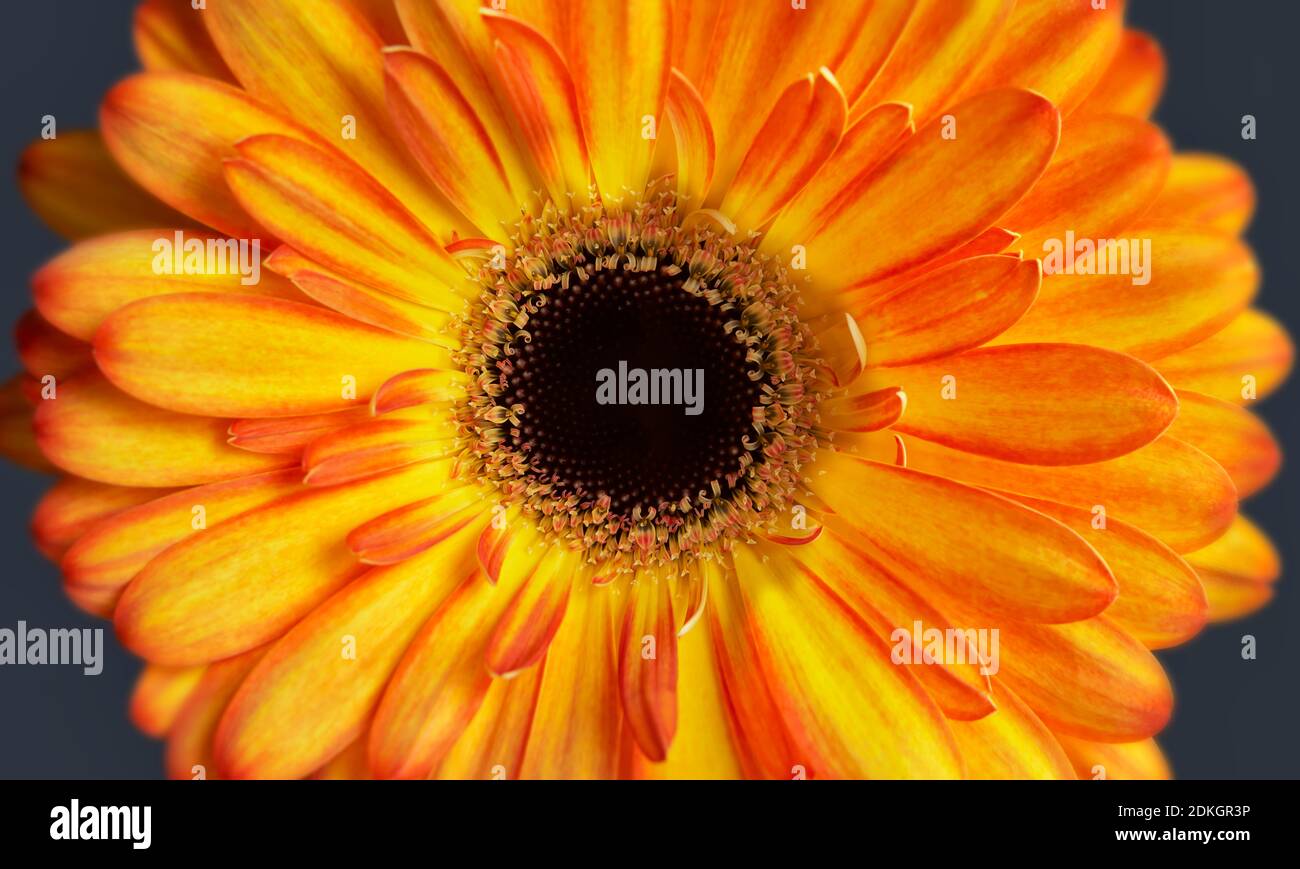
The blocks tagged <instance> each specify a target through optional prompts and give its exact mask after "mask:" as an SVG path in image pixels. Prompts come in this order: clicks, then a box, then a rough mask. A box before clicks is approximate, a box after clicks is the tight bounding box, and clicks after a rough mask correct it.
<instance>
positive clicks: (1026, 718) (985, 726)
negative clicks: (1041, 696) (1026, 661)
mask: <svg viewBox="0 0 1300 869" xmlns="http://www.w3.org/2000/svg"><path fill="white" fill-rule="evenodd" d="M949 724H950V726H951V727H952V735H953V736H954V737H955V738H956V740H957V747H958V748H959V749H961V755H962V759H963V760H965V761H966V775H967V777H969V778H972V779H980V780H985V779H1072V778H1074V769H1073V768H1072V767H1071V766H1070V759H1069V758H1068V757H1066V755H1065V752H1063V751H1062V750H1061V745H1060V743H1058V742H1057V741H1056V737H1055V736H1053V735H1052V731H1050V730H1048V729H1047V727H1046V726H1045V725H1044V724H1043V722H1042V721H1040V720H1039V719H1038V716H1037V715H1035V714H1034V712H1033V710H1032V709H1030V708H1029V707H1028V706H1026V705H1025V703H1024V701H1022V700H1021V699H1020V698H1019V697H1017V696H1016V695H1015V693H1013V692H1012V691H1010V690H1008V689H1007V688H1006V687H1005V686H1002V685H999V686H998V710H997V711H996V712H994V713H993V714H991V715H986V716H985V717H983V718H981V719H979V720H977V721H953V722H950V723H949Z"/></svg>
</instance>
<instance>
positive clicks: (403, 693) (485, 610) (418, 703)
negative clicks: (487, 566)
mask: <svg viewBox="0 0 1300 869" xmlns="http://www.w3.org/2000/svg"><path fill="white" fill-rule="evenodd" d="M509 600H510V589H502V588H494V587H493V586H492V585H490V584H489V583H488V582H487V581H486V580H485V579H484V578H483V576H482V575H480V574H477V573H476V574H475V575H473V576H470V577H469V578H468V579H466V580H465V581H464V583H462V584H461V586H460V587H459V588H458V589H457V590H456V591H455V593H453V594H452V595H451V596H450V597H448V598H447V600H446V601H445V602H444V603H443V604H442V605H441V606H440V607H439V608H438V610H437V612H435V613H434V614H433V615H432V616H431V617H430V618H429V620H428V621H427V622H425V624H424V627H423V628H421V629H420V632H419V635H418V636H417V637H416V638H415V639H414V641H413V642H412V643H411V644H410V648H409V649H408V650H407V651H406V654H405V655H404V656H403V657H402V660H401V663H400V664H398V665H397V669H396V671H395V672H394V673H393V678H392V680H391V681H390V682H389V684H388V687H387V688H386V689H385V690H384V694H383V699H382V700H381V701H380V702H379V706H378V708H377V709H376V711H375V718H374V722H373V725H372V726H371V729H370V763H371V768H372V769H373V770H374V772H375V775H376V776H377V777H379V778H423V777H424V776H427V775H428V774H429V773H430V772H431V771H433V770H434V769H436V768H437V766H438V764H439V762H440V761H441V760H442V759H443V757H444V756H446V754H447V753H448V751H449V750H450V749H451V747H452V745H453V744H454V743H455V742H456V741H457V739H458V738H459V737H460V735H461V734H462V733H463V732H464V731H465V729H466V727H468V726H469V724H470V721H471V719H473V718H474V717H475V713H476V712H478V710H479V706H480V704H482V703H483V701H484V698H485V696H486V695H487V693H488V690H489V686H490V685H491V684H492V682H493V681H494V680H493V678H492V675H491V674H490V673H488V671H487V668H485V667H484V666H483V656H484V654H485V653H486V651H487V645H488V641H489V639H490V638H491V636H492V626H493V624H494V623H495V622H496V621H497V619H499V618H500V617H501V612H502V610H504V609H505V607H506V605H507V603H508V602H509ZM519 678H521V679H524V680H525V681H527V680H528V679H530V678H531V674H523V675H521V676H520V677H519ZM495 681H502V680H495ZM515 770H516V772H517V767H516V768H515Z"/></svg>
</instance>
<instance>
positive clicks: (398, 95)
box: [384, 48, 528, 236]
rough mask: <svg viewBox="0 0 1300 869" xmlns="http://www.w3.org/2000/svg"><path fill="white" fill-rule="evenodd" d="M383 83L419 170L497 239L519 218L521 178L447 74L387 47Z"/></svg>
mask: <svg viewBox="0 0 1300 869" xmlns="http://www.w3.org/2000/svg"><path fill="white" fill-rule="evenodd" d="M384 82H385V89H386V93H387V99H388V111H389V114H390V115H391V116H392V118H393V124H394V126H396V127H397V132H398V134H399V135H400V136H401V137H402V142H403V143H404V144H405V145H406V147H407V149H408V150H409V151H410V152H411V154H412V156H414V157H415V160H416V162H417V163H419V164H420V168H422V169H423V170H424V173H425V174H426V175H428V176H429V178H430V179H431V180H432V181H433V183H434V185H435V186H436V187H437V188H438V189H439V190H440V191H442V194H443V195H444V196H446V197H447V201H448V202H450V203H451V204H452V205H454V206H455V207H456V208H458V209H460V211H461V213H462V214H464V215H466V216H467V217H468V218H469V219H470V220H472V221H473V222H474V225H475V226H477V227H478V228H479V230H480V231H481V232H482V233H483V234H484V235H486V236H501V235H502V233H503V229H502V224H503V223H506V222H509V221H510V220H512V219H514V218H518V216H519V212H520V206H521V203H523V202H524V201H525V197H526V194H527V191H528V187H527V184H528V181H527V177H526V176H525V175H524V173H523V172H522V171H520V170H518V169H517V168H516V167H514V166H508V165H507V164H506V163H505V162H504V161H503V160H502V158H501V156H500V155H499V154H498V153H497V151H496V146H495V145H494V144H493V142H492V137H491V135H490V134H489V133H488V131H487V128H486V127H484V125H483V123H482V121H480V120H479V117H478V113H477V112H476V111H475V108H474V106H473V105H471V104H470V103H469V102H468V101H467V100H466V99H465V97H464V96H463V95H462V94H461V93H460V91H459V90H458V89H457V88H456V84H455V81H454V80H453V79H452V77H451V75H450V74H449V73H448V72H446V70H444V69H443V68H442V67H441V66H439V65H438V64H437V63H435V62H434V61H433V60H431V59H430V58H428V57H426V56H424V55H423V54H420V53H419V52H417V51H415V50H413V49H399V48H392V49H387V50H385V52H384ZM512 170H514V171H512Z"/></svg>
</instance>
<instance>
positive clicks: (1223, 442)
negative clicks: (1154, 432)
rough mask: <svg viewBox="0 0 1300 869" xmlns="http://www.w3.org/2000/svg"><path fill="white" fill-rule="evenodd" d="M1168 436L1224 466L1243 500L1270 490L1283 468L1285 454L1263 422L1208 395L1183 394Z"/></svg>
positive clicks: (1182, 391) (1236, 407)
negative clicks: (1203, 452)
mask: <svg viewBox="0 0 1300 869" xmlns="http://www.w3.org/2000/svg"><path fill="white" fill-rule="evenodd" d="M1169 434H1171V435H1173V436H1174V437H1176V438H1178V439H1179V440H1183V441H1186V442H1187V443H1189V444H1191V445H1192V446H1194V447H1197V448H1198V449H1201V450H1204V451H1205V452H1206V453H1207V454H1208V455H1209V457H1210V458H1212V459H1214V460H1215V461H1216V462H1218V463H1219V464H1220V465H1222V466H1223V469H1224V470H1225V471H1227V472H1228V476H1230V477H1232V482H1233V483H1235V484H1236V486H1237V494H1238V495H1239V496H1240V497H1242V498H1249V497H1250V496H1251V495H1253V494H1255V493H1256V492H1258V491H1259V490H1260V489H1262V488H1264V487H1265V486H1267V485H1268V484H1269V482H1270V481H1271V480H1272V479H1273V477H1274V476H1276V475H1277V472H1278V469H1279V468H1280V467H1281V466H1282V450H1281V448H1280V447H1279V446H1278V444H1277V441H1276V440H1275V439H1274V438H1273V433H1272V432H1270V431H1269V430H1268V426H1267V425H1265V424H1264V422H1263V420H1261V419H1260V418H1259V417H1257V416H1255V415H1254V414H1253V413H1250V412H1249V411H1247V410H1244V409H1242V408H1241V407H1238V406H1237V405H1235V404H1229V403H1228V402H1226V401H1220V400H1219V399H1217V398H1210V397H1209V396H1208V395H1200V394H1199V393H1195V392H1187V391H1185V390H1180V391H1179V392H1178V418H1177V419H1176V420H1174V424H1173V425H1172V426H1170V427H1169Z"/></svg>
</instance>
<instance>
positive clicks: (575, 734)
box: [489, 577, 622, 779]
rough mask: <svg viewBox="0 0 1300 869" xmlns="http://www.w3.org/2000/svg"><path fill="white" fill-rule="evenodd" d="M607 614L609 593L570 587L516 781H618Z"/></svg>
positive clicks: (617, 711)
mask: <svg viewBox="0 0 1300 869" xmlns="http://www.w3.org/2000/svg"><path fill="white" fill-rule="evenodd" d="M566 579H567V577H566ZM612 609H613V595H612V592H611V590H610V589H609V588H608V587H596V586H593V585H591V583H589V582H580V583H576V584H575V586H574V589H573V594H572V595H571V599H570V601H569V607H568V613H567V615H566V616H565V618H564V624H563V625H562V626H561V628H560V630H559V631H557V632H556V634H555V639H554V640H553V641H552V643H551V651H550V653H549V654H548V655H547V656H546V662H545V664H543V667H542V687H541V689H540V691H539V693H538V696H537V710H536V712H535V713H534V715H533V723H532V727H531V729H530V730H529V733H528V745H527V747H526V748H525V749H524V760H523V766H522V767H521V769H520V770H519V778H525V779H529V778H538V779H607V778H613V777H614V776H616V775H617V773H618V761H619V757H618V751H619V744H620V739H621V720H620V719H621V717H622V712H621V708H620V704H619V691H618V672H617V667H616V665H615V661H616V659H617V658H616V654H615V645H614V644H615V635H614V619H613V613H612ZM489 660H490V658H489Z"/></svg>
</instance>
